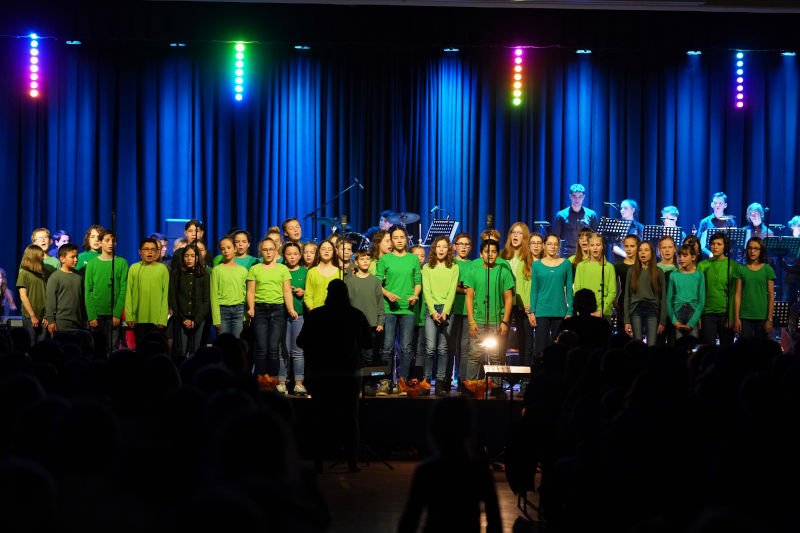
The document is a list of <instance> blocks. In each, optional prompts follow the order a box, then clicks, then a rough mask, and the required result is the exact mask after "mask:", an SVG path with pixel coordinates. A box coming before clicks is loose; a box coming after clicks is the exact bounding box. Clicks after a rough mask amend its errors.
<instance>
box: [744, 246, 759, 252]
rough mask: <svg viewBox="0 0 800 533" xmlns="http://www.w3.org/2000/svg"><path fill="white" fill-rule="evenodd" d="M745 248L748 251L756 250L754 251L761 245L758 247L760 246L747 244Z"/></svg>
mask: <svg viewBox="0 0 800 533" xmlns="http://www.w3.org/2000/svg"><path fill="white" fill-rule="evenodd" d="M747 250H748V251H749V250H756V251H758V250H761V247H760V246H748V247H747Z"/></svg>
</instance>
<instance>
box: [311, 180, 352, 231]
mask: <svg viewBox="0 0 800 533" xmlns="http://www.w3.org/2000/svg"><path fill="white" fill-rule="evenodd" d="M356 185H358V186H360V187H363V186H362V185H361V183H359V182H358V180H356V181H355V182H354V183H351V184H350V186H349V187H346V188H344V189H342V190H340V191H339V192H338V193H336V195H335V196H334V197H333V198H331V199H330V200H328V201H327V202H325V203H324V204H322V205H321V206H319V207H315V208H314V209H313V210H312V211H310V212H308V213H306V214H305V215H303V220H305V219H307V218H309V217H311V221H312V223H313V226H312V227H313V229H312V233H311V234H312V238H313V239H314V240H316V238H317V213H318V212H319V211H320V210H321V209H322V208H323V207H325V206H326V205H328V204H330V203H331V202H333V201H334V200H336V199H337V198H339V197H340V196H341V195H343V194H344V193H346V192H347V191H349V190H350V189H352V188H353V187H355V186H356ZM314 205H316V203H315V204H314Z"/></svg>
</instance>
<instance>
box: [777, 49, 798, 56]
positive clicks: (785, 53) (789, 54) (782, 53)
mask: <svg viewBox="0 0 800 533" xmlns="http://www.w3.org/2000/svg"><path fill="white" fill-rule="evenodd" d="M781 55H782V56H784V57H794V56H796V55H797V52H790V51H788V50H787V51H786V52H781Z"/></svg>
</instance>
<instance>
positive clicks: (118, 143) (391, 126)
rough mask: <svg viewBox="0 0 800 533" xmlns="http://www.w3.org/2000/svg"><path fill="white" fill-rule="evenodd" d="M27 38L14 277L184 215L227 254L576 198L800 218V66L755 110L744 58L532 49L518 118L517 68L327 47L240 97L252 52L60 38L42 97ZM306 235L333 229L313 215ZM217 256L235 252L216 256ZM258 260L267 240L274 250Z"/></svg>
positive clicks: (17, 61) (502, 60) (1, 95)
mask: <svg viewBox="0 0 800 533" xmlns="http://www.w3.org/2000/svg"><path fill="white" fill-rule="evenodd" d="M26 53H27V43H26V42H25V41H24V40H19V41H13V42H10V41H7V40H6V41H2V42H1V43H0V68H2V71H3V72H4V73H7V74H6V76H5V83H4V84H2V86H0V173H1V174H0V175H2V198H3V200H2V204H3V209H2V212H0V224H2V228H3V245H2V250H0V265H3V266H5V267H6V268H7V269H8V270H11V271H13V270H15V268H13V267H14V265H16V264H18V261H19V257H20V253H21V251H22V249H23V248H24V246H25V245H27V244H28V243H29V240H28V239H29V235H30V231H31V230H32V229H33V228H35V227H37V226H40V225H43V226H47V227H49V228H51V229H58V228H63V229H67V230H68V231H70V232H71V234H72V236H73V239H74V240H79V239H80V238H81V236H82V234H83V231H84V229H85V228H86V227H87V226H88V225H90V224H92V223H101V224H103V225H109V224H110V223H111V215H110V213H111V211H112V209H114V210H116V212H117V214H118V218H117V227H118V231H119V234H120V241H119V242H120V252H121V254H122V255H124V256H126V257H127V258H129V259H133V260H136V258H137V254H136V245H137V243H138V240H139V239H140V238H141V237H142V236H144V235H146V234H148V233H150V232H153V231H160V230H162V229H163V221H164V219H166V218H179V217H185V218H189V217H199V218H202V219H203V220H205V221H206V222H207V226H208V231H209V238H208V240H211V241H215V240H216V239H218V238H219V237H220V236H221V235H223V234H224V233H225V232H226V231H227V230H228V228H230V227H233V226H240V227H245V228H248V229H249V230H250V231H251V233H252V234H253V235H254V238H255V237H259V236H260V235H263V233H264V232H265V231H266V229H267V227H268V226H269V225H274V224H278V223H280V221H281V220H283V219H284V218H286V217H289V216H296V217H298V218H301V219H303V216H304V215H306V214H307V213H310V212H311V211H313V210H314V209H315V208H320V207H322V205H323V203H324V202H325V201H327V200H328V199H330V198H332V197H333V196H334V195H335V194H336V193H337V192H339V191H341V190H343V189H344V188H346V187H347V186H349V185H351V184H353V183H354V182H353V180H354V179H358V180H359V181H360V182H361V183H362V184H363V185H364V186H365V190H362V189H361V188H360V187H358V186H356V187H353V188H352V189H350V190H349V191H348V192H347V193H345V194H343V195H342V196H341V197H340V198H339V199H338V200H336V201H334V202H332V203H331V204H330V205H328V206H327V207H324V208H322V209H321V210H320V213H319V214H320V215H321V216H338V215H340V214H347V215H348V216H349V218H350V220H351V223H352V225H353V227H354V229H355V230H357V231H362V230H363V229H364V228H366V227H368V226H370V225H372V224H374V223H375V222H376V218H377V214H378V213H379V212H380V211H381V210H383V209H392V210H395V211H411V212H415V213H420V214H421V215H422V220H421V224H420V225H417V224H414V225H413V226H412V227H411V230H412V232H413V233H414V234H415V235H416V234H418V233H419V232H420V226H421V232H422V234H423V236H424V233H425V231H426V228H427V226H428V224H429V222H430V220H431V219H432V218H433V217H432V215H431V214H430V210H431V209H432V208H433V207H434V206H435V205H438V206H440V207H442V208H444V209H446V210H447V211H449V213H450V214H451V216H452V217H453V218H455V219H457V220H459V221H460V222H461V229H463V230H465V231H468V232H470V233H471V234H473V235H476V234H477V233H478V232H479V231H480V230H481V229H482V228H483V227H484V221H485V217H486V215H487V214H493V215H494V217H495V224H496V226H497V227H498V228H499V229H500V230H501V231H503V232H505V230H506V228H507V227H508V225H509V224H510V223H511V222H513V221H515V220H523V221H525V222H527V223H528V224H529V225H530V223H531V222H532V221H534V220H540V219H546V220H551V219H552V216H553V214H554V212H555V211H557V210H558V209H560V208H562V207H564V206H565V205H566V204H567V188H568V186H569V185H570V184H571V183H575V182H580V183H583V184H585V185H586V187H587V188H588V191H589V193H588V197H587V204H588V205H589V206H591V207H593V208H595V209H597V210H598V211H599V212H600V214H601V215H609V214H612V213H610V212H609V211H608V210H606V209H603V208H602V206H603V204H602V202H603V201H614V202H619V201H620V200H622V199H623V198H626V197H631V198H633V199H635V200H637V201H638V202H639V206H640V218H641V220H642V221H643V222H645V223H652V222H654V221H655V220H656V219H657V218H658V217H659V216H660V213H659V211H660V208H661V207H662V206H664V205H668V204H674V205H677V206H678V207H679V209H680V211H681V218H680V222H681V223H682V224H683V225H684V227H685V228H687V229H691V227H692V225H693V224H696V222H697V221H698V220H699V219H700V218H701V217H703V216H705V215H707V214H708V212H709V211H710V209H709V202H710V197H711V194H713V193H714V192H716V191H725V192H726V193H727V194H728V198H729V201H728V204H729V212H730V214H733V215H735V216H736V217H737V221H739V222H740V223H741V224H743V223H744V221H745V213H744V209H745V207H746V206H747V205H748V204H749V203H750V202H753V201H760V202H762V203H763V204H764V205H767V206H769V207H770V208H771V210H770V212H769V222H776V223H777V222H779V223H785V222H786V221H787V220H788V218H789V217H790V216H792V215H793V214H795V213H796V212H797V211H798V210H800V205H798V199H800V192H799V191H798V185H797V184H798V180H799V179H800V172H799V170H800V168H798V161H797V156H796V154H797V148H798V118H799V117H798V98H797V95H798V63H797V59H796V58H795V57H781V56H779V55H778V54H776V53H769V54H767V53H748V54H747V57H746V65H747V66H746V82H745V86H746V93H745V94H746V100H745V104H746V105H745V108H744V109H743V110H736V109H735V107H734V94H735V91H734V86H735V84H734V78H735V76H734V66H733V65H734V59H733V54H732V53H731V52H725V53H721V52H719V53H708V54H705V55H703V56H700V57H687V56H685V55H683V54H682V53H678V52H675V53H672V54H661V55H654V56H644V55H637V54H633V55H631V54H627V55H625V54H614V53H605V54H593V55H591V56H578V55H575V54H574V53H568V52H566V51H562V50H535V49H529V50H526V52H525V82H524V83H525V86H524V96H523V100H524V102H523V105H522V106H520V107H518V108H515V107H513V106H512V105H511V75H512V72H511V52H510V50H508V49H483V50H473V51H469V52H464V53H460V54H445V53H442V52H439V51H433V50H427V51H426V50H392V49H386V50H365V49H362V48H355V47H354V48H352V49H347V48H341V47H339V48H328V49H326V48H319V49H314V50H309V51H295V50H283V49H277V48H276V47H269V46H267V45H250V46H248V48H247V50H246V64H247V66H246V74H245V78H246V79H245V93H244V95H245V96H244V100H243V102H241V103H237V102H235V101H234V99H233V64H232V63H233V48H232V45H226V44H216V45H199V46H194V47H187V48H167V49H164V48H156V47H147V46H144V45H137V46H133V45H131V46H128V47H125V46H115V47H112V48H106V49H102V48H99V47H92V46H82V47H70V46H65V45H63V44H62V43H60V42H55V41H43V42H42V46H41V57H42V83H43V96H42V97H41V98H40V99H39V100H38V101H35V100H33V99H31V98H29V97H28V96H27V94H26V89H25V84H26V82H25V68H26V63H25V61H26ZM302 222H303V228H304V234H305V236H306V237H311V236H312V235H313V236H317V237H320V236H322V234H323V232H324V231H325V228H323V227H321V226H319V225H317V226H315V225H314V224H312V221H311V219H303V220H302ZM211 247H212V248H216V246H215V244H214V243H213V242H212V243H211ZM253 249H254V250H255V243H253Z"/></svg>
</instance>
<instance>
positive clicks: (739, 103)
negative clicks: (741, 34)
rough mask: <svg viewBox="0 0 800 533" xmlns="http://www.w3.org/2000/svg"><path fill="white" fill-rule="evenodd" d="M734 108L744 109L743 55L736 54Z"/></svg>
mask: <svg viewBox="0 0 800 533" xmlns="http://www.w3.org/2000/svg"><path fill="white" fill-rule="evenodd" d="M735 101H736V108H737V109H742V108H743V107H744V53H743V52H737V53H736V100H735Z"/></svg>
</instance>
